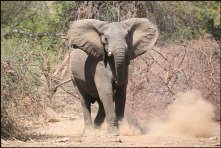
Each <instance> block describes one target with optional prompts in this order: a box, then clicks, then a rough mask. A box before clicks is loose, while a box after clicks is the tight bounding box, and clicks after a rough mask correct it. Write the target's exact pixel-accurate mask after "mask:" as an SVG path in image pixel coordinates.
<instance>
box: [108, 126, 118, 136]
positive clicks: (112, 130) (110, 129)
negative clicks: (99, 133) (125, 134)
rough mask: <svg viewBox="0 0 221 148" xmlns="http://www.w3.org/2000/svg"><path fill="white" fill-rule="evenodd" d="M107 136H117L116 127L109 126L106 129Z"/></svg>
mask: <svg viewBox="0 0 221 148" xmlns="http://www.w3.org/2000/svg"><path fill="white" fill-rule="evenodd" d="M107 131H108V135H110V136H119V131H118V129H117V126H110V127H108V129H107Z"/></svg>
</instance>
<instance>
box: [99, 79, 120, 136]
mask: <svg viewBox="0 0 221 148" xmlns="http://www.w3.org/2000/svg"><path fill="white" fill-rule="evenodd" d="M97 90H98V94H99V97H100V99H101V101H102V103H103V106H104V110H105V114H106V119H107V122H108V131H109V133H110V134H111V135H118V129H117V126H118V124H117V117H116V114H115V110H114V99H113V97H114V95H113V88H112V83H111V82H108V81H107V82H104V81H103V83H102V85H99V84H98V85H97Z"/></svg>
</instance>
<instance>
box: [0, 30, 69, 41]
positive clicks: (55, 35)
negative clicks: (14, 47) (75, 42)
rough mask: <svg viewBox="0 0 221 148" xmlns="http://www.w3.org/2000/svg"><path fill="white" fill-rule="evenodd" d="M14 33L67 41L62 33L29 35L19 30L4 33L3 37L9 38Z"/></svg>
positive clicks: (29, 34)
mask: <svg viewBox="0 0 221 148" xmlns="http://www.w3.org/2000/svg"><path fill="white" fill-rule="evenodd" d="M14 33H19V34H24V35H26V36H27V37H43V36H49V37H60V38H63V39H67V36H66V35H65V34H63V33H53V32H52V33H30V32H25V31H20V30H16V29H14V30H12V31H10V32H9V33H5V34H4V35H3V36H11V35H12V34H14Z"/></svg>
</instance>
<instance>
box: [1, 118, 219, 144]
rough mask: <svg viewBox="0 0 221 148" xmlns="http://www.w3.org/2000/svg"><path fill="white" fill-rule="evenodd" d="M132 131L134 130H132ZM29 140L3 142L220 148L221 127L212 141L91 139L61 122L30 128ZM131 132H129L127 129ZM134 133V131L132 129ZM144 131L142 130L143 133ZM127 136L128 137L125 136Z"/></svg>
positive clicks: (99, 134) (98, 134)
mask: <svg viewBox="0 0 221 148" xmlns="http://www.w3.org/2000/svg"><path fill="white" fill-rule="evenodd" d="M131 128H132V127H131ZM30 129H31V130H30V140H28V141H25V142H24V141H18V140H7V141H4V140H1V144H2V146H3V147H12V146H13V147H19V146H22V147H23V146H30V147H31V146H32V147H39V146H44V147H47V146H50V147H54V146H55V147H56V146H62V147H79V146H82V147H83V146H88V147H93V146H94V147H97V146H105V147H106V146H114V147H115V146H116V147H126V146H131V147H135V146H139V147H156V146H158V147H159V146H160V147H163V146H167V147H177V146H188V147H189V146H191V147H220V123H216V127H215V132H214V134H213V136H212V137H207V138H199V137H198V138H195V137H186V136H185V137H184V136H172V135H171V136H167V135H156V134H150V133H148V132H146V133H141V134H136V133H132V134H131V131H129V133H130V134H131V135H129V136H128V135H127V134H128V132H125V133H122V132H121V134H120V136H113V137H111V136H107V135H105V133H104V130H100V131H94V132H92V133H90V134H89V135H83V134H82V133H83V120H81V119H76V120H69V119H66V120H62V121H59V122H51V123H46V124H44V125H36V126H32V127H30ZM125 130H128V129H125ZM129 130H132V129H129ZM141 130H142V129H141ZM126 133H127V134H126ZM126 135H127V136H126Z"/></svg>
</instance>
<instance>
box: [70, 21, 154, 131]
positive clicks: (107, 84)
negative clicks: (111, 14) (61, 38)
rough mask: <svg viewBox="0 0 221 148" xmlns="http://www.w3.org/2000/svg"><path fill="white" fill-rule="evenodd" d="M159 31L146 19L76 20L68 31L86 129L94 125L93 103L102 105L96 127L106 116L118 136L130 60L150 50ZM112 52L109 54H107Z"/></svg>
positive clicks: (110, 126)
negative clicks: (109, 21)
mask: <svg viewBox="0 0 221 148" xmlns="http://www.w3.org/2000/svg"><path fill="white" fill-rule="evenodd" d="M157 37H158V32H157V29H156V27H155V26H154V25H153V24H152V23H150V22H149V21H148V20H147V19H138V18H137V19H136V18H134V19H129V20H126V21H122V22H113V23H109V24H108V23H107V22H102V21H98V20H80V21H77V22H74V24H73V25H72V26H71V28H70V30H69V46H70V47H71V48H72V49H73V50H74V53H73V54H72V56H71V61H70V62H71V63H70V65H71V72H72V74H73V78H74V80H73V81H75V83H76V85H77V88H78V90H79V92H80V94H81V95H82V98H81V99H80V101H81V105H82V110H83V114H84V123H85V128H86V129H87V128H90V127H92V126H93V123H92V120H91V103H94V102H95V101H97V102H98V104H99V110H98V113H97V116H96V118H95V120H94V126H95V127H99V126H100V125H101V124H102V123H103V122H104V119H105V117H106V118H107V123H108V125H109V127H108V131H109V132H110V133H111V134H114V135H118V121H119V120H122V119H123V117H124V110H125V103H126V89H127V83H128V65H129V61H130V60H132V59H134V58H135V57H137V56H139V55H141V54H143V53H145V52H146V51H147V50H149V49H151V48H152V47H153V45H154V43H155V42H156V39H157ZM110 52H111V55H109V56H108V53H110Z"/></svg>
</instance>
